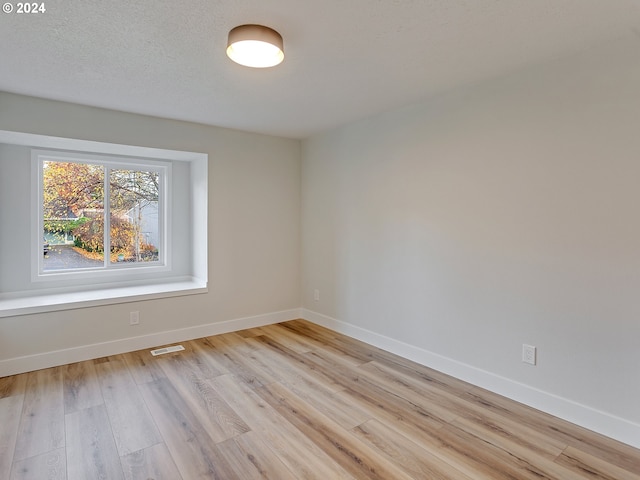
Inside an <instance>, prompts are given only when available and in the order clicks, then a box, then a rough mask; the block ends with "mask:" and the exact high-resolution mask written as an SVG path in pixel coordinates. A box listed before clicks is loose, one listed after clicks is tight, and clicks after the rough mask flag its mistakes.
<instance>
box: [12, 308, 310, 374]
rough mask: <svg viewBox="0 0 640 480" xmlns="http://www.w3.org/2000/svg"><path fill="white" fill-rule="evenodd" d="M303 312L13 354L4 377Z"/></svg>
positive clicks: (261, 323) (258, 324)
mask: <svg viewBox="0 0 640 480" xmlns="http://www.w3.org/2000/svg"><path fill="white" fill-rule="evenodd" d="M300 314H301V310H300V309H299V308H294V309H291V310H283V311H280V312H273V313H267V314H264V315H255V316H252V317H244V318H237V319H234V320H227V321H224V322H217V323H209V324H206V325H197V326H195V327H188V328H181V329H178V330H168V331H164V332H158V333H152V334H149V335H142V336H139V337H129V338H123V339H120V340H113V341H110V342H103V343H94V344H92V345H83V346H80V347H73V348H67V349H64V350H55V351H52V352H45V353H39V354H36V355H27V356H24V357H16V358H9V359H6V360H0V377H6V376H9V375H15V374H18V373H24V372H31V371H34V370H40V369H42V368H49V367H55V366H58V365H66V364H68V363H74V362H82V361H84V360H91V359H94V358H100V357H106V356H108V355H118V354H120V353H126V352H132V351H134V350H141V349H144V348H151V347H157V346H159V345H166V344H169V343H176V342H184V341H187V340H193V339H194V338H202V337H207V336H209V335H219V334H221V333H229V332H235V331H238V330H243V329H245V328H254V327H262V326H264V325H271V324H274V323H279V322H286V321H287V320H294V319H297V318H300Z"/></svg>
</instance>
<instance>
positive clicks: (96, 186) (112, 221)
mask: <svg viewBox="0 0 640 480" xmlns="http://www.w3.org/2000/svg"><path fill="white" fill-rule="evenodd" d="M32 156H33V157H34V161H35V162H36V166H37V169H38V186H37V189H35V190H37V191H36V195H37V200H36V201H35V202H34V203H35V205H37V207H38V212H37V219H38V222H39V223H38V227H37V231H38V232H41V234H42V235H41V236H42V240H43V247H42V252H40V251H39V250H40V249H38V251H37V252H34V255H35V256H36V257H37V259H38V261H37V264H38V272H37V277H38V279H40V280H43V279H47V278H53V277H56V276H59V275H60V274H65V275H68V274H75V275H77V276H85V275H86V274H88V273H89V272H91V273H92V274H95V273H98V272H105V271H109V270H113V271H114V272H115V271H120V273H124V272H126V269H135V268H149V267H156V269H157V268H158V267H167V266H168V262H167V260H168V255H167V252H168V251H170V245H168V244H167V235H166V234H165V228H164V226H165V225H166V224H167V222H168V218H167V212H168V209H167V201H168V187H167V186H168V183H169V180H170V176H171V164H170V163H166V162H160V161H151V160H144V161H143V160H138V159H127V158H124V159H123V158H115V157H105V156H97V155H78V154H71V153H67V154H65V153H60V152H46V151H38V150H34V151H33V152H32ZM34 263H35V262H34Z"/></svg>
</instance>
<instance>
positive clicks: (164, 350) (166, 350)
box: [151, 345, 184, 357]
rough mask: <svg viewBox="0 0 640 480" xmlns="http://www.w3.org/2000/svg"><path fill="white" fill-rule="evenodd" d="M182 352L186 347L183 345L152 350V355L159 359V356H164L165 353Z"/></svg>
mask: <svg viewBox="0 0 640 480" xmlns="http://www.w3.org/2000/svg"><path fill="white" fill-rule="evenodd" d="M180 350H184V347H183V346H182V345H172V346H170V347H164V348H156V349H155V350H151V355H153V356H154V357H157V356H158V355H162V354H164V353H172V352H179V351H180Z"/></svg>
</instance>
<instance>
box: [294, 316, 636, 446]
mask: <svg viewBox="0 0 640 480" xmlns="http://www.w3.org/2000/svg"><path fill="white" fill-rule="evenodd" d="M301 317H302V318H304V319H305V320H308V321H310V322H313V323H316V324H318V325H321V326H323V327H326V328H329V329H331V330H334V331H336V332H338V333H342V334H344V335H347V336H350V337H353V338H356V339H358V340H361V341H363V342H366V343H368V344H370V345H374V346H376V347H379V348H382V349H383V350H386V351H388V352H391V353H394V354H396V355H399V356H401V357H403V358H407V359H409V360H412V361H414V362H416V363H419V364H421V365H424V366H427V367H430V368H433V369H434V370H438V371H440V372H442V373H446V374H448V375H451V376H453V377H456V378H459V379H460V380H464V381H465V382H469V383H471V384H473V385H476V386H478V387H482V388H485V389H487V390H490V391H492V392H495V393H497V394H499V395H503V396H505V397H507V398H510V399H512V400H515V401H517V402H520V403H523V404H525V405H529V406H530V407H533V408H536V409H538V410H541V411H543V412H546V413H549V414H551V415H553V416H555V417H558V418H562V419H563V420H567V421H569V422H571V423H574V424H576V425H579V426H581V427H584V428H587V429H589V430H592V431H594V432H598V433H601V434H602V435H605V436H607V437H610V438H613V439H616V440H619V441H621V442H623V443H626V444H628V445H631V446H633V447H636V448H640V425H638V424H637V423H634V422H631V421H629V420H625V419H624V418H620V417H616V416H615V415H611V414H609V413H606V412H602V411H600V410H597V409H594V408H592V407H588V406H586V405H582V404H580V403H577V402H574V401H572V400H569V399H566V398H562V397H559V396H557V395H554V394H552V393H549V392H545V391H542V390H539V389H537V388H534V387H531V386H529V385H525V384H523V383H519V382H516V381H514V380H510V379H508V378H505V377H502V376H500V375H496V374H495V373H491V372H488V371H486V370H482V369H479V368H477V367H474V366H472V365H468V364H466V363H462V362H458V361H456V360H453V359H451V358H447V357H444V356H442V355H438V354H436V353H433V352H429V351H427V350H424V349H422V348H419V347H416V346H413V345H409V344H407V343H404V342H401V341H399V340H395V339H393V338H390V337H387V336H384V335H380V334H378V333H375V332H372V331H370V330H367V329H364V328H361V327H358V326H355V325H352V324H349V323H346V322H342V321H340V320H336V319H335V318H331V317H328V316H326V315H322V314H320V313H317V312H314V311H312V310H307V309H306V308H303V309H302V312H301Z"/></svg>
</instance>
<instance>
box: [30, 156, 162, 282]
mask: <svg viewBox="0 0 640 480" xmlns="http://www.w3.org/2000/svg"><path fill="white" fill-rule="evenodd" d="M45 161H56V162H69V163H81V164H82V163H84V164H91V165H100V166H103V167H105V178H104V184H105V188H104V196H105V199H104V205H105V213H104V215H105V219H104V231H105V252H107V251H108V250H109V247H110V245H109V238H108V237H109V235H108V234H107V232H109V230H110V225H109V215H108V210H109V173H110V171H111V170H112V169H125V170H140V169H145V170H150V171H156V172H158V173H159V174H160V178H161V180H160V182H159V187H160V188H159V201H158V221H159V228H158V230H159V234H160V235H159V237H160V242H159V245H158V247H159V249H158V250H159V259H158V261H155V262H149V263H146V262H144V263H118V264H112V263H111V262H110V260H109V255H104V264H103V265H102V266H100V267H94V268H80V269H65V270H44V255H42V233H43V231H44V214H43V164H44V162H45ZM31 172H32V182H31V185H32V198H33V200H32V209H33V215H32V225H31V232H32V234H31V239H32V245H31V281H33V282H54V281H60V280H67V279H87V280H88V281H94V280H96V279H99V281H100V282H103V281H105V282H106V281H109V282H118V281H127V280H130V278H131V275H132V274H133V273H135V274H141V275H154V274H156V273H159V272H170V271H171V234H170V232H171V215H170V213H169V210H170V209H169V208H168V205H170V202H171V163H170V162H166V161H162V160H152V159H142V158H130V157H119V156H112V155H97V154H95V153H78V152H68V151H67V152H65V151H56V150H40V149H32V150H31Z"/></svg>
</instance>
